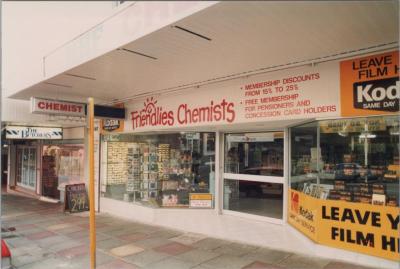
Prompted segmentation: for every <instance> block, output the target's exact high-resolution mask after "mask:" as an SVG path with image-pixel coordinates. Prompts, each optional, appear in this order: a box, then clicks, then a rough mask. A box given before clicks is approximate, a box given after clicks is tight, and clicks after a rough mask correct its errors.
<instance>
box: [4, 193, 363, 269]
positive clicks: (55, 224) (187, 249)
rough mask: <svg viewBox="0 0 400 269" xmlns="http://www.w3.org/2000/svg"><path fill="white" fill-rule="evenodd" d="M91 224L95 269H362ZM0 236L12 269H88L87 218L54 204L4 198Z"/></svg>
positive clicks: (126, 224) (154, 229) (151, 229)
mask: <svg viewBox="0 0 400 269" xmlns="http://www.w3.org/2000/svg"><path fill="white" fill-rule="evenodd" d="M96 222H97V269H133V268H148V269H150V268H151V269H158V268H163V269H184V268H195V269H220V268H221V269H223V268H226V269H235V268H247V269H250V268H251V269H255V268H258V269H262V268H269V269H273V268H274V269H275V268H299V269H300V268H307V269H313V268H315V269H339V268H340V269H347V268H348V269H350V268H351V269H362V268H367V267H362V266H358V265H353V264H348V263H343V262H338V261H334V260H328V259H320V258H315V257H309V256H304V255H299V254H294V253H289V252H283V251H278V250H274V249H270V248H261V247H257V246H252V245H245V244H238V243H235V242H230V241H225V240H220V239H215V238H210V237H205V236H203V235H200V234H192V233H184V232H180V231H176V230H171V229H166V228H162V227H159V226H150V225H145V224H142V223H137V222H131V221H127V220H123V219H119V218H116V217H113V216H111V215H108V214H99V215H97V217H96ZM10 228H11V229H10ZM12 228H15V231H12V230H13V229H12ZM8 229H9V230H10V231H7V230H8ZM2 230H3V232H2V236H3V238H4V239H5V240H6V242H7V244H8V245H9V247H10V250H11V253H12V263H13V265H14V266H15V268H18V269H59V268H60V269H61V268H76V269H85V268H89V255H88V251H89V218H88V214H87V212H85V213H80V214H78V215H77V214H69V213H63V211H62V208H61V206H60V205H59V204H51V203H45V202H41V201H39V200H36V199H32V198H27V197H22V196H17V195H12V194H3V195H2Z"/></svg>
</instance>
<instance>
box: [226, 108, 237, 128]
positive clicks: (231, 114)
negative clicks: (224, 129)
mask: <svg viewBox="0 0 400 269" xmlns="http://www.w3.org/2000/svg"><path fill="white" fill-rule="evenodd" d="M234 107H235V105H234V104H233V103H229V104H228V106H227V108H226V111H227V112H228V114H229V116H228V118H227V119H226V121H227V122H229V123H231V122H233V121H234V120H235V116H236V115H235V110H234V109H233V108H234Z"/></svg>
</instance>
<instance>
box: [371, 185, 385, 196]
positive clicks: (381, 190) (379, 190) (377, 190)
mask: <svg viewBox="0 0 400 269" xmlns="http://www.w3.org/2000/svg"><path fill="white" fill-rule="evenodd" d="M372 193H374V194H385V185H383V184H372Z"/></svg>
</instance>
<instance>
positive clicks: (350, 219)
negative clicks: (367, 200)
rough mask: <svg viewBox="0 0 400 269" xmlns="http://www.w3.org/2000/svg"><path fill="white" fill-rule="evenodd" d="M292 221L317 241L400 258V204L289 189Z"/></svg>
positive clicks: (386, 257)
mask: <svg viewBox="0 0 400 269" xmlns="http://www.w3.org/2000/svg"><path fill="white" fill-rule="evenodd" d="M289 197H290V200H289V214H288V216H289V218H288V222H289V223H290V224H291V225H292V226H294V227H295V228H297V229H298V230H299V231H301V232H302V233H303V234H305V235H306V236H308V237H309V238H310V239H312V240H314V241H315V242H317V243H320V244H323V245H327V246H331V247H337V248H342V249H346V250H350V251H356V252H361V253H364V254H368V255H373V256H378V257H381V258H385V259H390V260H395V261H399V260H400V254H399V240H400V239H399V220H400V208H398V207H389V206H376V205H370V204H362V203H350V202H345V201H336V200H321V199H317V198H314V197H310V196H308V195H306V194H304V193H301V192H298V191H295V190H290V191H289Z"/></svg>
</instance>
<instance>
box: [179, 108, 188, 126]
mask: <svg viewBox="0 0 400 269" xmlns="http://www.w3.org/2000/svg"><path fill="white" fill-rule="evenodd" d="M186 107H187V105H186V104H182V105H180V106H179V107H178V115H177V117H178V123H179V124H185V123H186V117H185V116H183V119H182V118H181V113H182V112H181V110H183V115H185V114H186V113H185V112H186V111H185V110H186Z"/></svg>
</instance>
